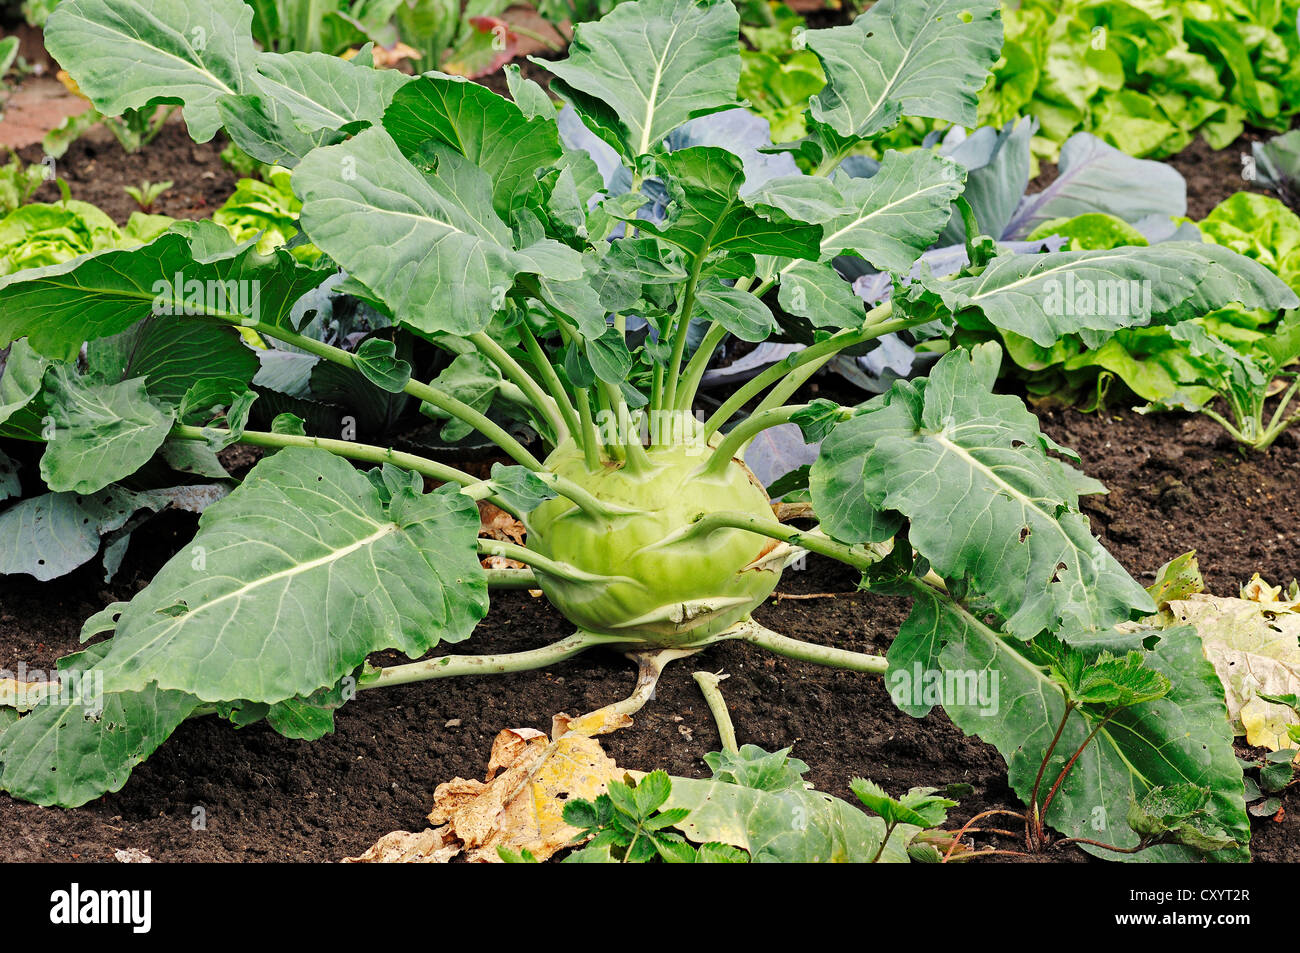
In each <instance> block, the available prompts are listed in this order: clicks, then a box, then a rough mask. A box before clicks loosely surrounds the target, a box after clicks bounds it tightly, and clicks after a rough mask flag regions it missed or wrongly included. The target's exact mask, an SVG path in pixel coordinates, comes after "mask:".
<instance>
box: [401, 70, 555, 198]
mask: <svg viewBox="0 0 1300 953" xmlns="http://www.w3.org/2000/svg"><path fill="white" fill-rule="evenodd" d="M551 112H552V118H549V119H542V118H538V119H534V118H531V117H527V116H525V115H524V114H523V112H521V111H520V109H519V107H518V106H516V105H515V104H514V103H512V102H510V101H509V100H507V99H503V98H502V97H501V96H498V95H497V94H496V93H494V92H492V91H491V90H490V89H487V88H486V87H484V86H480V85H479V84H478V83H472V82H470V81H469V80H466V79H462V78H460V77H452V76H422V77H420V78H419V79H417V80H415V81H414V82H412V83H410V84H408V85H407V86H406V87H405V88H404V89H402V90H400V91H399V92H398V93H397V95H396V96H394V97H393V102H392V105H391V106H389V107H388V111H387V112H386V113H384V128H385V129H387V130H388V133H389V135H391V136H392V137H393V141H394V142H396V143H397V145H398V147H399V148H400V149H401V150H402V152H403V153H404V154H405V155H406V156H407V157H408V158H410V159H412V160H418V158H419V157H420V155H421V147H422V146H424V144H425V143H427V142H429V141H431V140H432V141H434V142H441V143H444V144H446V145H448V146H451V147H452V148H453V149H455V150H456V151H457V152H459V153H460V154H461V155H463V156H464V157H465V158H467V159H469V160H470V162H472V163H474V164H475V165H477V166H478V167H479V168H480V169H482V170H483V171H484V172H486V173H487V174H488V176H489V177H490V178H491V179H492V204H493V206H494V207H495V208H496V210H497V213H498V214H500V215H501V217H502V218H508V217H509V214H510V212H511V210H512V209H513V208H514V206H515V204H516V203H517V202H518V201H519V199H520V197H521V196H522V195H525V194H527V192H528V191H529V189H531V188H532V186H533V184H534V183H535V182H536V181H537V173H538V172H539V171H540V170H541V169H544V168H546V167H547V166H551V165H554V164H555V163H556V162H558V161H559V159H560V156H561V148H560V137H559V131H558V128H557V127H556V125H555V121H554V118H553V116H554V110H552V111H551Z"/></svg>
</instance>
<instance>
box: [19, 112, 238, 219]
mask: <svg viewBox="0 0 1300 953" xmlns="http://www.w3.org/2000/svg"><path fill="white" fill-rule="evenodd" d="M225 145H226V139H225V137H224V136H222V135H218V136H217V137H216V138H215V139H213V140H212V141H211V142H204V143H197V142H194V141H193V140H192V139H190V137H189V134H188V133H187V132H186V131H185V124H184V123H183V122H181V121H180V120H179V119H172V120H171V121H169V122H168V123H167V125H166V126H164V127H163V130H162V132H160V133H159V134H158V137H157V138H156V139H155V140H154V141H153V142H151V143H150V144H149V145H148V146H146V147H145V148H143V149H141V150H139V151H138V152H133V153H128V152H126V151H124V150H123V149H122V147H121V145H120V144H119V143H118V141H117V139H115V138H114V137H113V134H112V133H110V132H109V131H108V130H107V129H105V128H103V127H102V126H100V127H96V128H94V129H92V130H90V132H88V133H87V134H86V135H84V136H82V137H81V138H80V139H78V140H77V141H76V142H74V143H73V144H72V146H71V147H69V149H68V151H67V152H66V153H65V154H64V156H63V158H61V159H59V160H58V162H57V165H56V174H57V176H58V177H59V178H61V179H63V180H64V181H65V182H67V183H68V188H69V190H70V191H71V193H72V197H73V198H74V199H79V200H80V201H83V202H90V203H92V204H94V205H98V206H99V207H100V208H101V209H103V210H104V212H105V214H107V215H108V216H109V217H110V218H112V219H113V220H114V221H115V222H117V223H118V224H119V225H124V224H126V220H127V219H128V218H130V217H131V213H132V212H137V211H140V206H139V205H137V204H136V202H135V199H133V198H131V197H130V196H129V195H127V194H126V192H124V191H123V190H122V187H123V186H126V185H134V186H138V185H140V183H141V182H168V181H170V182H173V183H174V185H173V186H172V187H171V188H170V189H168V190H167V191H166V192H164V193H163V194H162V196H161V197H160V198H159V199H158V201H157V202H156V203H154V207H153V209H152V210H151V211H153V212H154V213H156V214H158V215H170V216H171V217H172V218H191V219H199V218H207V217H208V216H210V215H211V214H212V213H213V212H214V211H215V210H216V209H217V208H219V207H220V206H221V204H222V203H223V202H225V200H226V198H227V197H228V196H229V195H230V193H231V192H233V191H234V190H235V182H236V179H237V176H236V175H235V174H234V173H233V172H231V171H230V169H229V168H228V167H227V166H226V164H225V163H224V162H222V161H221V150H222V148H224V147H225ZM18 154H19V155H20V156H22V158H23V159H24V160H25V161H27V162H40V161H41V155H42V152H41V147H40V146H39V145H33V146H27V147H25V148H23V149H20V150H18ZM58 200H59V191H58V188H57V187H56V186H55V184H54V183H53V182H49V183H46V184H45V185H43V186H41V188H40V190H39V191H38V192H37V193H36V195H35V196H34V197H33V199H32V201H35V202H57V201H58Z"/></svg>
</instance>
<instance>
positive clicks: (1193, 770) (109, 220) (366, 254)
mask: <svg viewBox="0 0 1300 953" xmlns="http://www.w3.org/2000/svg"><path fill="white" fill-rule="evenodd" d="M6 15H7V16H8V17H9V18H10V19H11V20H13V21H14V22H15V23H16V22H18V21H19V20H22V19H25V21H26V23H27V24H28V26H27V27H26V28H25V32H23V33H22V34H21V40H20V34H17V33H16V34H15V35H13V36H11V37H9V38H7V39H6V40H4V41H0V65H3V66H4V83H5V86H4V89H3V90H0V95H5V96H6V97H7V102H5V103H0V109H8V110H10V113H11V114H14V113H20V112H21V111H22V109H24V108H28V107H25V106H24V105H23V104H24V103H25V102H28V101H30V100H31V97H32V96H33V93H32V91H33V90H39V89H42V88H44V89H46V90H47V91H49V90H52V91H53V93H51V95H54V96H56V97H59V101H60V102H61V103H62V104H63V105H62V106H61V107H60V109H61V110H63V112H62V113H60V114H59V115H58V116H57V117H56V116H55V115H54V112H53V107H50V109H51V111H50V112H49V113H48V117H49V118H48V121H47V122H45V123H44V128H43V129H42V130H40V135H39V136H29V137H28V138H27V139H26V140H25V141H18V139H17V135H18V134H17V132H16V131H15V132H14V133H13V135H12V137H11V138H6V135H5V132H6V125H5V122H4V121H3V120H0V143H8V144H9V145H10V146H12V147H13V150H12V151H11V155H10V157H9V162H8V165H6V166H3V167H0V792H3V793H0V821H3V823H4V825H5V826H6V827H8V828H11V829H14V830H18V831H22V832H24V833H21V834H20V835H19V836H17V837H16V838H14V839H12V840H11V841H10V842H9V844H8V845H7V846H6V847H5V850H6V851H7V852H8V853H9V854H10V855H11V856H9V857H8V858H6V859H50V860H52V859H65V858H69V857H72V858H76V857H81V858H84V859H111V858H112V857H113V856H114V854H115V853H118V854H120V853H122V852H123V851H134V852H141V851H143V852H144V853H146V854H148V855H149V856H151V857H152V858H153V859H159V860H173V859H175V860H193V859H220V860H245V859H269V860H299V859H306V860H330V861H335V860H342V859H344V858H347V859H349V860H356V861H448V860H453V859H455V860H471V861H492V862H498V861H507V862H535V861H545V860H551V859H554V860H562V861H566V862H570V861H571V862H747V861H784V862H799V861H832V860H834V861H851V862H908V861H911V862H942V863H952V862H996V861H1006V860H1056V861H1077V860H1099V861H1114V862H1170V861H1210V862H1242V861H1247V860H1250V859H1252V858H1253V859H1256V860H1296V859H1300V820H1298V818H1300V801H1298V800H1297V794H1296V792H1297V790H1298V789H1300V584H1297V583H1296V582H1294V581H1293V577H1295V576H1296V575H1300V573H1298V572H1297V566H1300V537H1298V536H1297V534H1296V531H1295V528H1294V523H1295V516H1296V513H1297V512H1300V489H1297V487H1296V485H1295V481H1294V479H1293V477H1292V474H1293V473H1294V472H1295V467H1296V466H1297V465H1300V446H1298V445H1297V436H1296V435H1297V428H1296V427H1295V426H1293V425H1295V424H1297V423H1298V422H1300V373H1298V369H1300V364H1297V361H1300V298H1298V297H1297V292H1300V216H1298V215H1297V211H1300V129H1293V128H1292V127H1293V126H1295V125H1296V123H1295V117H1296V115H1297V114H1300V33H1298V32H1297V31H1298V30H1300V7H1298V6H1297V4H1296V3H1295V2H1291V0H1276V2H1272V3H1249V2H1245V0H1202V2H1192V0H1188V2H1184V0H1146V2H1139V0H1077V2H1076V0H1057V2H1052V3H1048V2H1045V0H1044V2H1040V0H1022V2H1021V3H1019V4H1011V5H1007V6H1003V5H1000V4H999V3H998V2H996V0H878V2H875V3H865V4H861V5H860V6H844V7H842V8H841V7H836V8H834V9H829V8H823V7H820V6H813V7H801V8H800V9H799V10H798V11H796V10H794V9H791V8H789V7H787V6H785V5H782V4H777V3H768V2H760V0H736V2H733V0H628V2H621V3H619V2H615V0H605V2H601V3H594V4H586V3H573V4H570V3H567V2H566V3H558V2H551V0H545V2H543V3H541V4H540V5H538V6H537V8H536V9H533V8H531V7H529V8H523V7H511V6H509V5H508V4H507V3H505V2H504V0H483V2H480V0H474V2H470V3H468V4H463V5H462V4H446V3H442V2H428V0H388V2H385V0H356V2H354V3H351V4H348V3H338V4H336V5H331V4H299V3H295V2H292V0H248V2H244V0H28V2H27V3H24V4H23V5H22V7H21V10H18V9H14V10H9V11H7V14H6ZM38 28H39V29H38ZM529 50H531V51H532V52H531V53H528V51H529ZM47 54H48V58H49V63H48V64H45V65H43V62H44V61H43V60H42V59H41V58H42V57H44V56H46V55H47ZM55 70H57V71H58V78H57V81H56V80H54V79H52V78H51V77H50V76H49V75H48V74H49V73H51V72H53V71H55ZM42 82H44V83H45V84H46V85H45V86H44V87H42V86H41V83H42ZM24 97H28V98H27V99H24ZM17 128H18V125H17V124H15V125H13V126H11V129H12V130H16V129H17ZM163 176H165V178H163ZM479 778H484V780H479ZM42 807H46V808H54V810H41V808H42ZM119 859H120V858H119Z"/></svg>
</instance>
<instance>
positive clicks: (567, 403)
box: [519, 321, 582, 434]
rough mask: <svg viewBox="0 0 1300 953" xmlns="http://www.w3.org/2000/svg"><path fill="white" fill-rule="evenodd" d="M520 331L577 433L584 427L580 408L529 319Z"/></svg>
mask: <svg viewBox="0 0 1300 953" xmlns="http://www.w3.org/2000/svg"><path fill="white" fill-rule="evenodd" d="M519 333H520V336H521V337H522V338H523V340H524V349H525V350H526V351H528V356H529V358H531V359H532V362H533V366H534V367H535V368H536V369H537V373H539V374H541V375H542V382H543V383H544V384H545V385H546V389H547V390H548V391H550V394H551V397H552V398H553V399H554V400H555V403H556V405H557V406H558V407H559V408H560V413H561V414H563V415H564V421H565V424H567V426H568V428H569V431H570V432H571V433H575V434H576V433H578V432H579V431H580V430H581V429H582V425H581V424H580V423H579V422H578V409H577V408H576V407H575V406H574V405H573V401H571V400H570V399H569V394H568V392H567V391H565V389H564V384H562V383H561V382H560V376H559V375H558V374H556V373H555V367H554V366H553V365H552V364H551V362H550V360H549V359H548V358H547V356H546V352H545V351H543V350H542V346H541V344H539V343H538V341H537V337H536V335H534V334H533V331H532V328H530V327H529V326H528V322H527V321H522V322H520V324H519Z"/></svg>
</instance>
